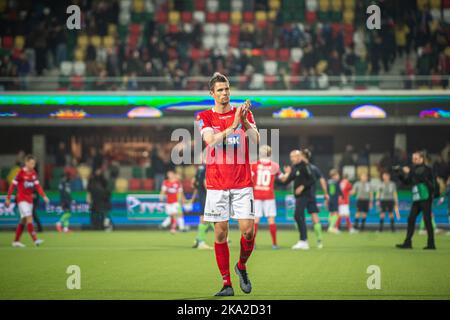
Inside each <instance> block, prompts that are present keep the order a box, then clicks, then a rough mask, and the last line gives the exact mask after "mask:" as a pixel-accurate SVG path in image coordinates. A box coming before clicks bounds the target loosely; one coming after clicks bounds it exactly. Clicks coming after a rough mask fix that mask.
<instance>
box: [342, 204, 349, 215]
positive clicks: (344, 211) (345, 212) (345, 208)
mask: <svg viewBox="0 0 450 320" xmlns="http://www.w3.org/2000/svg"><path fill="white" fill-rule="evenodd" d="M339 215H340V216H344V217H348V216H350V206H349V205H348V204H340V205H339Z"/></svg>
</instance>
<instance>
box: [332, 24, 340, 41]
mask: <svg viewBox="0 0 450 320" xmlns="http://www.w3.org/2000/svg"><path fill="white" fill-rule="evenodd" d="M341 30H342V26H341V24H340V23H332V24H331V33H332V37H333V38H336V37H337V35H338V33H339V32H340V31H341Z"/></svg>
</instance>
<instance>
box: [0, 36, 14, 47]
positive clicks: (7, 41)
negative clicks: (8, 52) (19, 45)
mask: <svg viewBox="0 0 450 320" xmlns="http://www.w3.org/2000/svg"><path fill="white" fill-rule="evenodd" d="M13 45H14V39H13V37H11V36H4V37H3V39H2V47H3V48H5V49H12V47H13Z"/></svg>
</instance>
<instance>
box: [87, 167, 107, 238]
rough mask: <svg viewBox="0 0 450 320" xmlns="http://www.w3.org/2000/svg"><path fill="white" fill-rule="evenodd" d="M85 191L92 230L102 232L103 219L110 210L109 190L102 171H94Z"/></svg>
mask: <svg viewBox="0 0 450 320" xmlns="http://www.w3.org/2000/svg"><path fill="white" fill-rule="evenodd" d="M87 190H88V192H89V196H90V205H91V225H92V228H93V229H94V230H103V229H104V221H105V218H106V217H107V214H108V212H109V210H110V209H111V201H110V199H111V188H110V185H109V184H108V181H107V180H106V178H105V177H104V175H103V170H102V169H100V168H98V169H96V170H95V171H94V174H93V176H92V177H91V178H90V179H89V182H88V186H87Z"/></svg>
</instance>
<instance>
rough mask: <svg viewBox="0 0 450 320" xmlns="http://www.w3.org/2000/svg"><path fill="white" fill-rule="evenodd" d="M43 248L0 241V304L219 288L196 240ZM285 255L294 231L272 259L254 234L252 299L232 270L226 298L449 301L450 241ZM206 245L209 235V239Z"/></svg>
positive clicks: (153, 236) (194, 293)
mask: <svg viewBox="0 0 450 320" xmlns="http://www.w3.org/2000/svg"><path fill="white" fill-rule="evenodd" d="M40 236H41V238H42V239H45V243H44V245H43V246H41V247H39V248H36V247H33V246H32V245H31V241H30V238H29V235H28V234H26V233H24V235H23V238H22V240H23V242H24V243H25V244H26V245H27V247H26V248H12V247H11V246H10V244H11V240H12V237H13V233H12V232H0V261H1V262H0V299H2V300H4V299H214V298H213V297H212V295H213V294H214V293H215V292H217V291H218V290H219V289H220V287H221V278H220V275H219V272H218V269H217V266H216V261H215V258H214V251H201V250H194V249H191V245H192V243H193V239H194V237H195V232H193V231H191V232H187V233H178V234H176V235H171V234H169V233H168V232H163V231H116V232H112V233H105V232H87V231H84V232H81V231H79V232H74V233H72V234H57V233H55V232H46V233H43V234H41V235H40ZM309 236H310V239H309V240H310V245H311V249H310V250H309V251H293V250H291V249H290V247H291V245H292V244H293V243H295V242H296V240H297V233H296V232H295V231H285V230H280V231H279V232H278V238H279V244H280V246H281V249H280V250H278V251H273V250H272V249H271V246H270V235H269V232H268V231H267V230H260V232H259V233H258V238H257V248H256V250H255V251H254V252H253V254H252V256H251V258H250V260H249V263H248V270H249V276H250V279H251V280H252V284H253V292H252V293H251V294H249V295H246V294H244V293H242V292H241V290H240V288H239V283H238V279H237V276H236V275H235V274H234V271H232V280H233V284H234V288H235V294H236V296H235V297H232V298H231V299H237V300H243V299H450V236H446V235H438V236H437V241H436V244H437V248H438V250H437V251H424V250H422V247H423V246H424V245H425V243H426V237H425V236H419V235H418V234H416V235H415V237H414V243H413V244H414V249H413V250H407V251H400V250H398V249H395V248H394V244H396V243H399V242H401V241H402V240H403V237H404V231H399V232H397V233H395V234H391V233H389V232H386V233H383V234H377V233H374V232H367V233H363V234H355V235H349V234H347V233H344V234H341V235H332V234H325V235H324V245H325V246H324V248H323V249H322V250H319V249H317V248H315V246H314V244H315V241H314V234H313V233H312V232H309ZM230 239H231V241H232V242H231V244H230V266H231V270H233V266H234V264H235V263H236V261H237V257H238V255H239V234H238V232H237V231H232V232H231V234H230ZM208 242H209V243H210V244H211V243H212V234H211V233H209V234H208ZM69 265H77V266H79V267H80V268H81V289H79V290H76V289H75V290H69V289H67V287H66V281H67V278H68V277H69V274H67V273H66V270H67V267H68V266H69ZM370 265H377V266H379V267H380V270H381V289H380V290H376V289H375V290H369V289H368V288H367V279H368V277H369V276H370V274H368V273H367V267H368V266H370Z"/></svg>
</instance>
